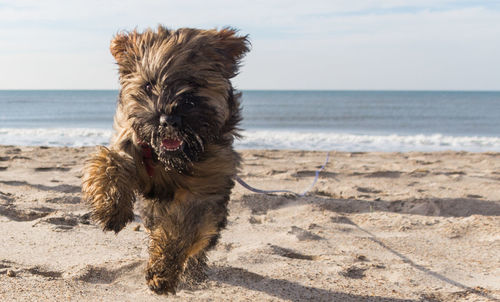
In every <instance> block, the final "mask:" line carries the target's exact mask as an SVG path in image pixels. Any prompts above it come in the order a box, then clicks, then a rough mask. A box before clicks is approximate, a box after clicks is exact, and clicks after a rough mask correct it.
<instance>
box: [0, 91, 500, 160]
mask: <svg viewBox="0 0 500 302" xmlns="http://www.w3.org/2000/svg"><path fill="white" fill-rule="evenodd" d="M242 93H243V96H242V108H243V123H242V125H241V128H242V129H243V131H242V134H243V139H241V140H237V141H236V142H235V145H236V147H237V148H240V149H242V148H245V149H247V148H252V149H301V150H325V151H326V150H340V151H440V150H456V151H475V152H483V151H500V118H499V117H500V92H470V91H255V90H254V91H242ZM117 95H118V91H114V90H64V91H58V90H54V91H51V90H42V91H27V90H20V91H6V90H5V91H0V144H2V145H45V146H92V145H106V144H108V143H109V139H110V137H111V134H112V131H113V130H112V124H113V114H114V111H115V107H116V99H117Z"/></svg>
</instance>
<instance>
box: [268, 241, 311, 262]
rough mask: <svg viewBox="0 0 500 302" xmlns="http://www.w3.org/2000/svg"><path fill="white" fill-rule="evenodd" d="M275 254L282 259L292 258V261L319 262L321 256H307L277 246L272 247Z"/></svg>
mask: <svg viewBox="0 0 500 302" xmlns="http://www.w3.org/2000/svg"><path fill="white" fill-rule="evenodd" d="M270 247H271V249H272V251H273V254H276V255H279V256H281V257H286V258H291V259H300V260H318V259H319V256H314V255H306V254H302V253H299V252H296V251H294V250H291V249H287V248H284V247H280V246H277V245H272V244H271V245H270Z"/></svg>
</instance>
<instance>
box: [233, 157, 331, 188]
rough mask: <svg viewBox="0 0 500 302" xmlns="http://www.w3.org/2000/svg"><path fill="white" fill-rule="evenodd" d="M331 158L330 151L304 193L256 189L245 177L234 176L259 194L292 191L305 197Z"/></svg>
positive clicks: (245, 186)
mask: <svg viewBox="0 0 500 302" xmlns="http://www.w3.org/2000/svg"><path fill="white" fill-rule="evenodd" d="M329 159H330V152H327V153H326V159H325V163H324V164H323V165H322V166H321V167H320V168H319V169H318V170H316V176H315V177H314V180H313V182H312V183H311V185H310V186H309V187H308V188H307V189H306V190H305V191H304V192H302V193H296V192H293V191H290V190H261V189H256V188H254V187H252V186H250V185H249V184H247V183H246V182H245V181H244V180H243V179H241V178H240V177H239V176H238V175H236V176H235V177H234V179H235V180H236V181H237V182H238V183H239V184H240V185H242V186H243V187H244V188H246V189H247V190H249V191H252V192H254V193H257V194H272V193H291V194H294V195H298V196H300V197H303V196H306V194H307V193H309V191H311V189H312V188H313V187H314V185H315V184H316V182H317V181H318V178H319V173H320V172H321V171H323V170H324V169H325V167H326V164H328V160H329Z"/></svg>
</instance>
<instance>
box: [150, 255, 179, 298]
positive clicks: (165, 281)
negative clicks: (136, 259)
mask: <svg viewBox="0 0 500 302" xmlns="http://www.w3.org/2000/svg"><path fill="white" fill-rule="evenodd" d="M180 274H181V270H180V269H179V267H178V266H177V265H175V264H173V265H169V264H168V263H165V262H158V261H157V262H155V263H154V264H153V265H150V266H149V267H148V269H147V270H146V282H147V284H148V287H149V289H151V290H152V291H154V292H155V293H157V294H160V295H163V294H169V293H170V294H172V295H175V290H176V288H177V285H178V284H179V277H180Z"/></svg>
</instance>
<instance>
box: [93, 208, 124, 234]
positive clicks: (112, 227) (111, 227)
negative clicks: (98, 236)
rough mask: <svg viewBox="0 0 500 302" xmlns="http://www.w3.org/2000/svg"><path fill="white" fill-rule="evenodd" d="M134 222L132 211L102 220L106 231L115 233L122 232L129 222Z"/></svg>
mask: <svg viewBox="0 0 500 302" xmlns="http://www.w3.org/2000/svg"><path fill="white" fill-rule="evenodd" d="M94 216H95V215H94ZM133 220H134V213H133V212H130V211H122V212H117V213H116V214H115V215H113V216H111V217H106V218H101V219H100V221H101V225H102V228H103V230H104V231H113V232H115V233H118V232H120V231H121V230H122V229H123V228H124V227H125V226H126V225H127V224H128V223H129V222H131V221H133Z"/></svg>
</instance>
